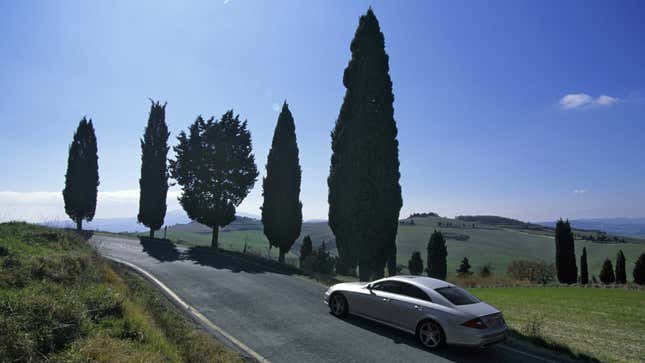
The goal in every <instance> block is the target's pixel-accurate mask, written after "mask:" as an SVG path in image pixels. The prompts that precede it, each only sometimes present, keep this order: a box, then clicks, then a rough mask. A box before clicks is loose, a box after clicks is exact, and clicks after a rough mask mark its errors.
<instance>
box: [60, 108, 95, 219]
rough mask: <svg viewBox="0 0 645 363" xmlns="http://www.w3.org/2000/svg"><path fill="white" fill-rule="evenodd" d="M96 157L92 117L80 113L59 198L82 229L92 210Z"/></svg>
mask: <svg viewBox="0 0 645 363" xmlns="http://www.w3.org/2000/svg"><path fill="white" fill-rule="evenodd" d="M98 161H99V157H98V151H97V146H96V135H95V133H94V125H92V119H89V120H88V119H87V118H85V117H83V119H82V120H81V122H79V124H78V127H77V129H76V132H75V133H74V138H73V140H72V143H71V144H70V145H69V155H68V157H67V172H66V173H65V188H64V189H63V200H64V202H65V213H67V215H68V216H69V218H70V219H72V220H73V221H74V222H75V223H76V229H77V230H79V231H80V230H82V229H83V220H86V221H88V222H90V221H91V220H92V219H93V218H94V212H95V211H96V196H97V193H98V186H99V164H98Z"/></svg>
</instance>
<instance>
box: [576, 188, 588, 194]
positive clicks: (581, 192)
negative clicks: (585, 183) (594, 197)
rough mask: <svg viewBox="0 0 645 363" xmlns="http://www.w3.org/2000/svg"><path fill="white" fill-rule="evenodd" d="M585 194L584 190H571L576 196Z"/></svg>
mask: <svg viewBox="0 0 645 363" xmlns="http://www.w3.org/2000/svg"><path fill="white" fill-rule="evenodd" d="M586 192H587V190H586V189H574V190H573V194H577V195H580V194H585V193H586Z"/></svg>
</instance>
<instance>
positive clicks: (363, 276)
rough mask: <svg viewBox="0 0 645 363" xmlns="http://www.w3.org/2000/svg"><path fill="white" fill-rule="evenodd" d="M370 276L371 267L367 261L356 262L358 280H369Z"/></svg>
mask: <svg viewBox="0 0 645 363" xmlns="http://www.w3.org/2000/svg"><path fill="white" fill-rule="evenodd" d="M371 278H372V269H371V268H370V266H369V265H368V264H367V263H360V262H359V263H358V279H359V280H360V281H365V282H367V281H370V279H371Z"/></svg>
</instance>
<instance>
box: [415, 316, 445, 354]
mask: <svg viewBox="0 0 645 363" xmlns="http://www.w3.org/2000/svg"><path fill="white" fill-rule="evenodd" d="M416 335H417V339H418V340H419V343H421V345H423V346H424V347H425V348H427V349H431V350H435V349H439V348H441V347H443V346H444V345H445V344H446V335H445V334H444V332H443V329H442V328H441V325H439V324H438V323H437V322H436V321H434V320H424V321H422V322H420V323H419V325H418V326H417V334H416Z"/></svg>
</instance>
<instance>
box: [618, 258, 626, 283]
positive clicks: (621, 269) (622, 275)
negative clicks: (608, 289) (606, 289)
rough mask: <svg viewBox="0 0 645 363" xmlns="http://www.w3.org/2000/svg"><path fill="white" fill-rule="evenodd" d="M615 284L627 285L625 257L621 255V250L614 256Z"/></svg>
mask: <svg viewBox="0 0 645 363" xmlns="http://www.w3.org/2000/svg"><path fill="white" fill-rule="evenodd" d="M616 283H618V284H626V283H627V271H626V269H625V255H624V254H623V250H618V254H617V255H616Z"/></svg>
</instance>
